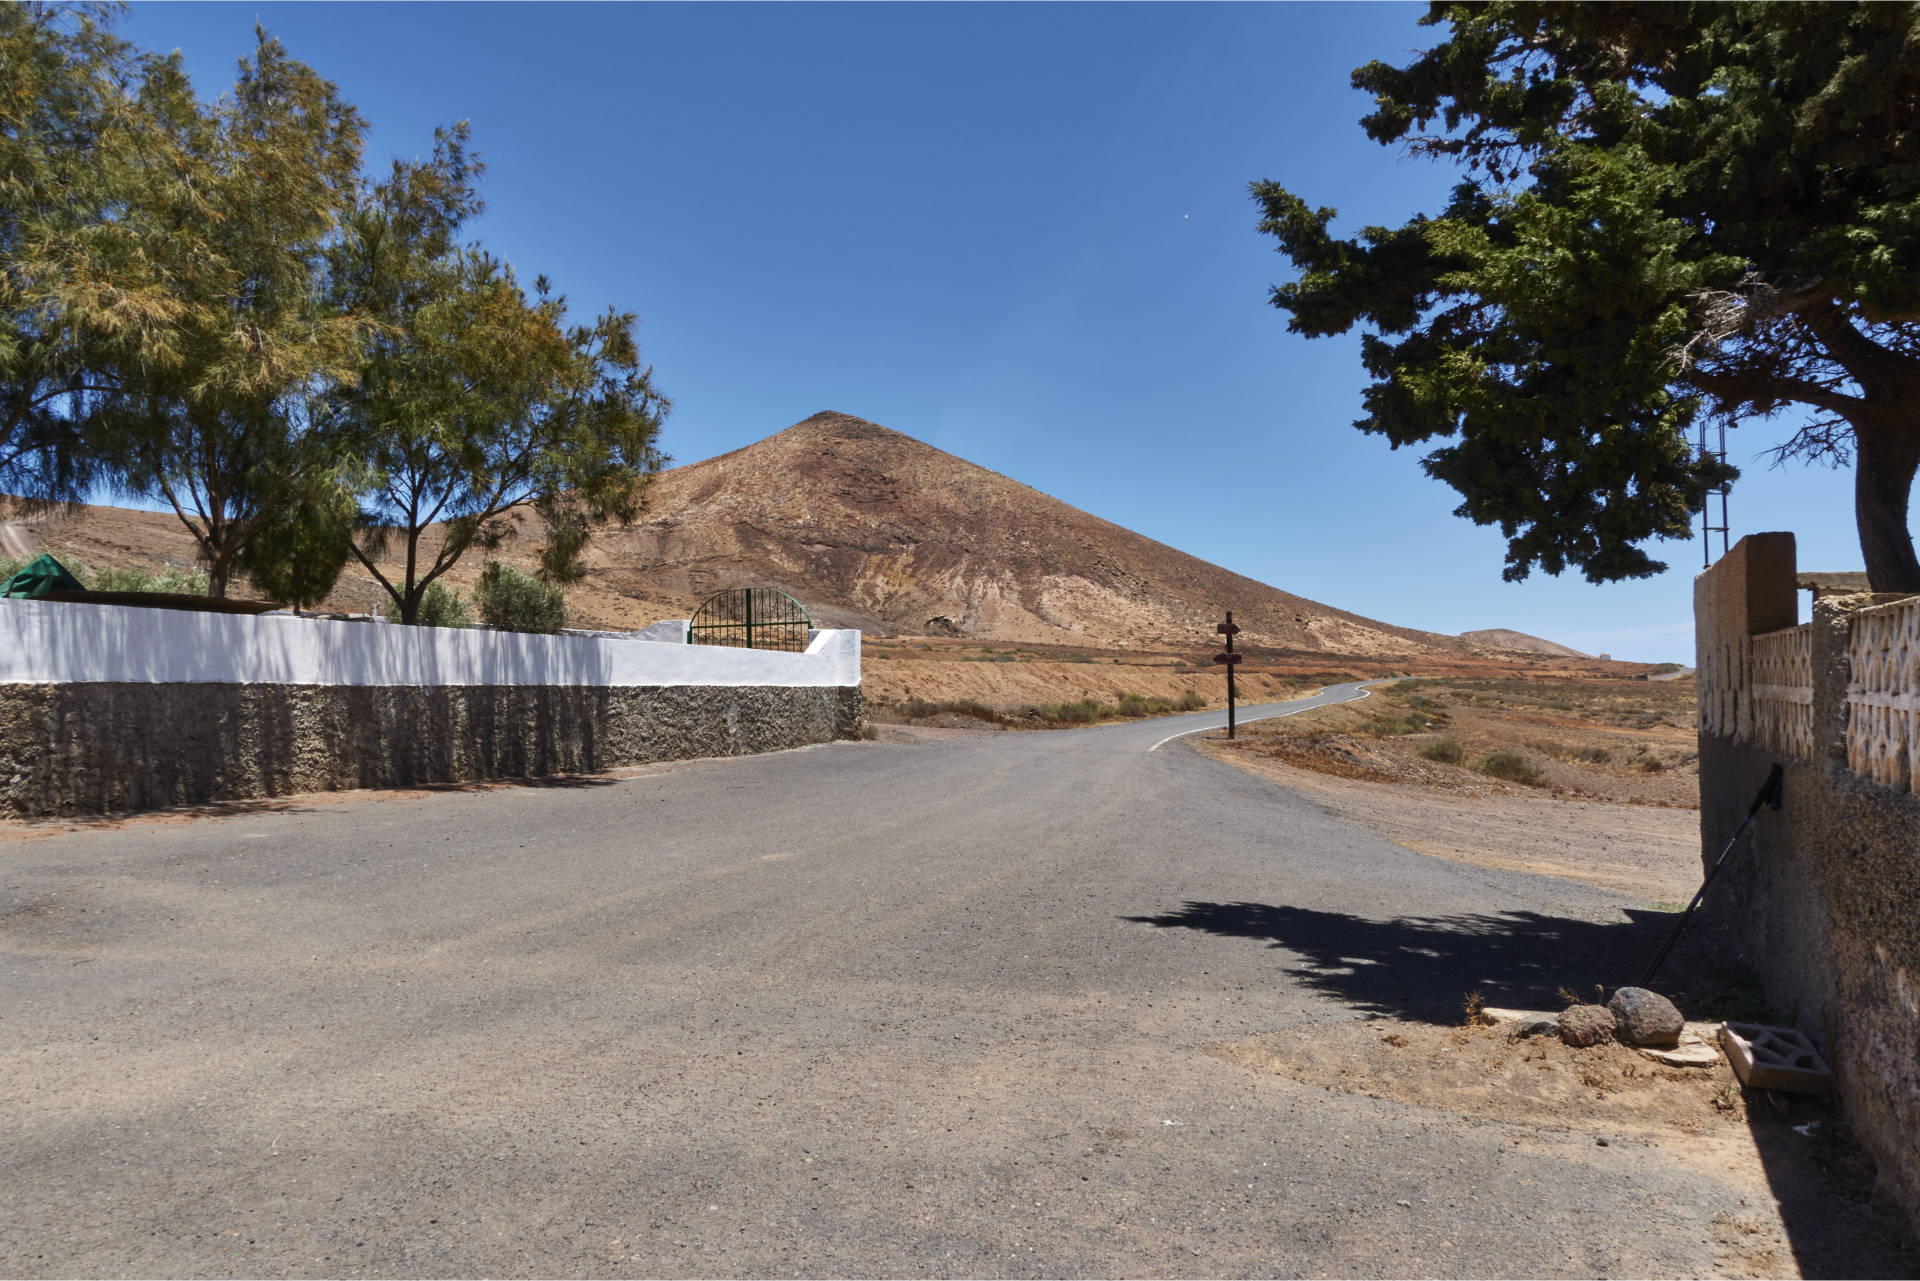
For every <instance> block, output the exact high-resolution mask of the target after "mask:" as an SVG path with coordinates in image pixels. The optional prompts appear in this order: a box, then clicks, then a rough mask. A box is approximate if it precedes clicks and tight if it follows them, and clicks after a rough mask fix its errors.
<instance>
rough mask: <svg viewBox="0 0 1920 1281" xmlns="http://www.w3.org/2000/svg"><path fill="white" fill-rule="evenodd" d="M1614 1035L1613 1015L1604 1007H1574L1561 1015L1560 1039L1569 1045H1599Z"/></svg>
mask: <svg viewBox="0 0 1920 1281" xmlns="http://www.w3.org/2000/svg"><path fill="white" fill-rule="evenodd" d="M1612 1035H1613V1015H1611V1014H1609V1013H1608V1012H1607V1008H1606V1007H1605V1006H1603V1005H1573V1006H1569V1007H1567V1009H1565V1010H1563V1011H1562V1012H1561V1014H1560V1039H1561V1040H1563V1041H1565V1042H1566V1043H1567V1044H1568V1045H1598V1044H1599V1043H1600V1042H1602V1041H1604V1040H1606V1039H1607V1038H1608V1037H1610V1036H1612Z"/></svg>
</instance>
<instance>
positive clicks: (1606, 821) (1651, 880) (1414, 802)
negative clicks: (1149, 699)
mask: <svg viewBox="0 0 1920 1281" xmlns="http://www.w3.org/2000/svg"><path fill="white" fill-rule="evenodd" d="M1194 741H1195V743H1196V745H1197V746H1198V747H1199V749H1200V750H1201V751H1203V752H1205V753H1206V754H1207V755H1208V756H1211V757H1212V758H1214V759H1215V760H1218V761H1222V762H1224V763H1226V764H1228V765H1231V766H1233V767H1234V768H1236V769H1240V770H1245V771H1246V772H1247V773H1249V774H1252V775H1254V776H1255V777H1257V778H1262V779H1265V780H1267V781H1268V782H1271V783H1274V784H1276V785H1278V786H1281V787H1285V788H1288V789H1290V790H1292V791H1294V792H1296V793H1298V794H1299V795H1301V796H1303V797H1306V798H1307V799H1309V800H1311V801H1313V802H1314V803H1315V804H1316V805H1318V806H1320V808H1322V809H1323V810H1325V811H1326V812H1327V813H1329V814H1331V815H1333V816H1335V817H1337V818H1340V819H1342V820H1344V821H1346V822H1349V823H1353V824H1355V825H1357V826H1359V827H1361V828H1364V829H1365V830H1367V831H1369V832H1372V833H1374V834H1376V835H1378V836H1383V837H1385V838H1386V839H1388V840H1390V841H1392V842H1394V843H1395V844H1397V845H1402V846H1405V847H1406V848H1407V849H1410V850H1414V851H1416V852H1417V853H1421V854H1431V855H1433V856H1434V857H1436V858H1444V859H1449V860H1451V861H1453V862H1456V863H1468V864H1472V865H1473V866H1475V867H1492V868H1501V869H1504V870H1507V871H1514V872H1528V873H1531V874H1533V875H1536V876H1560V877H1565V878H1567V879H1569V880H1575V881H1582V882H1584V883H1586V884H1588V885H1594V886H1598V887H1600V888H1602V889H1609V890H1617V891H1619V892H1620V893H1623V894H1631V895H1633V896H1635V897H1636V898H1641V899H1645V900H1647V901H1649V902H1655V903H1660V902H1682V903H1684V902H1685V901H1686V900H1687V899H1689V898H1691V897H1692V896H1693V892H1694V890H1695V889H1697V888H1698V887H1699V884H1700V816H1699V815H1698V814H1697V813H1696V812H1694V811H1692V810H1681V809H1663V808H1656V807H1652V806H1646V805H1619V804H1608V803H1606V802H1604V801H1571V800H1559V799H1555V798H1553V797H1550V796H1537V795H1536V796H1525V795H1472V794H1462V793H1458V792H1447V791H1440V790H1436V789H1433V788H1429V787H1423V786H1421V785H1419V784H1410V783H1375V782H1364V781H1360V780H1357V779H1346V778H1338V777H1335V776H1332V775H1328V774H1323V773H1318V772H1316V771H1313V770H1308V769H1301V768H1299V767H1297V766H1293V765H1288V764H1286V763H1285V762H1284V761H1281V760H1277V759H1274V758H1273V757H1270V756H1263V755H1256V754H1253V753H1249V752H1242V751H1235V750H1233V749H1231V748H1230V747H1229V746H1228V745H1227V743H1226V740H1225V736H1224V735H1207V736H1206V737H1204V738H1200V737H1196V738H1195V740H1194Z"/></svg>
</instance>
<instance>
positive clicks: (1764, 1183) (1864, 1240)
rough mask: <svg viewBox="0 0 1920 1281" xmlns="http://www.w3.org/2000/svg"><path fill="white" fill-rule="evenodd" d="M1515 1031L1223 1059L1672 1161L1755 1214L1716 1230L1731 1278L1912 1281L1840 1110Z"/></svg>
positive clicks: (1230, 1048) (1449, 1033) (1285, 1044)
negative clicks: (1869, 1194) (1895, 1280)
mask: <svg viewBox="0 0 1920 1281" xmlns="http://www.w3.org/2000/svg"><path fill="white" fill-rule="evenodd" d="M1515 1027H1516V1025H1514V1024H1512V1023H1502V1024H1499V1025H1496V1026H1494V1027H1454V1028H1448V1027H1435V1026H1432V1025H1430V1024H1420V1023H1406V1022H1400V1021H1395V1020H1384V1019H1383V1020H1369V1021H1359V1022H1347V1023H1334V1024H1317V1025H1311V1026H1305V1027H1300V1028H1293V1029H1289V1030H1287V1031H1283V1032H1276V1033H1273V1034H1271V1035H1267V1036H1262V1037H1256V1038H1253V1039H1251V1040H1246V1041H1235V1042H1227V1043H1221V1044H1217V1045H1213V1046H1209V1047H1208V1052H1209V1053H1210V1054H1212V1055H1214V1056H1215V1057H1216V1058H1218V1059H1220V1060H1222V1061H1223V1062H1225V1063H1228V1064H1230V1065H1232V1066H1233V1067H1235V1068H1237V1069H1239V1070H1240V1071H1243V1072H1247V1073H1249V1074H1253V1075H1259V1074H1263V1073H1276V1074H1279V1075H1281V1076H1285V1077H1288V1078H1291V1079H1293V1080H1296V1081H1302V1082H1305V1083H1307V1084H1309V1085H1318V1086H1322V1087H1325V1088H1327V1089H1330V1090H1339V1091H1342V1092H1344V1093H1349V1094H1364V1095H1366V1096H1368V1097H1370V1098H1384V1099H1392V1100H1395V1101H1397V1102H1400V1103H1406V1104H1410V1105H1412V1106H1415V1107H1419V1108H1426V1109H1432V1110H1434V1111H1438V1112H1443V1113H1451V1114H1453V1115H1456V1116H1458V1117H1459V1118H1460V1123H1461V1124H1462V1125H1463V1126H1465V1125H1472V1126H1486V1125H1498V1126H1502V1127H1504V1128H1506V1129H1507V1130H1508V1132H1509V1134H1510V1135H1511V1138H1512V1142H1513V1144H1514V1146H1515V1147H1517V1148H1523V1149H1525V1148H1533V1149H1536V1150H1538V1149H1554V1150H1557V1151H1559V1152H1560V1153H1562V1154H1563V1155H1570V1156H1572V1157H1573V1158H1574V1159H1579V1157H1580V1155H1581V1154H1582V1153H1585V1152H1594V1153H1595V1158H1594V1159H1595V1162H1596V1164H1598V1163H1600V1162H1601V1161H1602V1159H1603V1158H1601V1157H1600V1156H1599V1155H1598V1149H1601V1148H1609V1147H1611V1148H1625V1149H1628V1150H1633V1149H1642V1150H1657V1151H1658V1153H1659V1155H1658V1158H1657V1159H1658V1160H1659V1161H1661V1162H1662V1163H1664V1164H1670V1165H1673V1166H1678V1167H1681V1168H1691V1169H1694V1170H1697V1171H1699V1172H1700V1173H1702V1174H1705V1175H1709V1176H1711V1177H1714V1178H1717V1179H1721V1180H1724V1181H1726V1182H1729V1183H1731V1184H1733V1185H1734V1186H1735V1187H1737V1188H1739V1189H1741V1191H1742V1192H1743V1194H1744V1195H1743V1198H1742V1204H1743V1205H1751V1206H1752V1207H1753V1213H1752V1214H1751V1215H1723V1216H1721V1218H1720V1219H1719V1220H1717V1221H1716V1222H1715V1224H1714V1237H1713V1244H1714V1249H1715V1255H1716V1256H1717V1259H1718V1261H1719V1265H1720V1266H1719V1268H1718V1269H1717V1270H1716V1271H1717V1273H1718V1275H1721V1276H1727V1277H1778V1276H1910V1275H1913V1272H1912V1269H1913V1267H1914V1265H1915V1263H1916V1262H1920V1260H1916V1259H1915V1258H1914V1257H1913V1255H1912V1253H1911V1244H1910V1243H1909V1242H1907V1241H1905V1240H1904V1239H1903V1234H1902V1232H1901V1229H1900V1227H1899V1225H1898V1223H1897V1222H1895V1221H1894V1220H1892V1219H1891V1218H1889V1217H1887V1216H1886V1215H1885V1214H1884V1212H1876V1211H1875V1210H1874V1209H1873V1208H1871V1207H1869V1206H1868V1205H1867V1204H1865V1203H1863V1201H1862V1200H1861V1199H1860V1196H1861V1194H1862V1193H1863V1192H1864V1190H1865V1189H1864V1186H1863V1181H1864V1180H1866V1179H1869V1178H1870V1172H1869V1171H1867V1170H1866V1169H1864V1168H1863V1167H1862V1165H1861V1164H1860V1162H1861V1160H1862V1158H1861V1157H1860V1154H1859V1150H1858V1148H1857V1147H1855V1146H1854V1145H1853V1143H1852V1142H1851V1140H1850V1138H1849V1136H1848V1135H1847V1134H1846V1132H1845V1129H1844V1123H1843V1122H1842V1121H1841V1119H1840V1118H1839V1116H1838V1114H1837V1112H1836V1111H1835V1110H1834V1108H1833V1107H1832V1105H1831V1103H1830V1102H1829V1101H1828V1100H1826V1099H1818V1098H1809V1097H1806V1096H1788V1095H1773V1094H1748V1093H1745V1092H1743V1091H1742V1090H1741V1088H1740V1086H1739V1082H1738V1081H1737V1080H1736V1079H1735V1078H1734V1076H1733V1073H1732V1070H1731V1069H1730V1068H1728V1067H1727V1065H1726V1063H1725V1061H1724V1060H1722V1061H1720V1062H1717V1063H1716V1064H1715V1065H1714V1066H1712V1067H1711V1068H1686V1069H1680V1068H1671V1067H1666V1066H1664V1065H1661V1064H1659V1063H1656V1062H1654V1061H1653V1060H1651V1059H1649V1058H1648V1057H1647V1056H1645V1055H1643V1054H1642V1053H1641V1052H1639V1051H1637V1050H1634V1049H1631V1048H1628V1047H1626V1046H1621V1045H1614V1044H1605V1045H1597V1046H1592V1047H1590V1048H1587V1049H1574V1048H1572V1047H1570V1046H1567V1045H1565V1044H1562V1043H1561V1042H1560V1041H1559V1040H1558V1039H1557V1038H1553V1037H1529V1038H1521V1037H1518V1036H1517V1035H1515ZM1443 1191H1444V1189H1439V1190H1436V1195H1437V1194H1439V1193H1440V1192H1443ZM1649 1208H1650V1209H1653V1208H1655V1207H1649ZM1783 1220H1784V1221H1785V1222H1786V1223H1787V1224H1789V1225H1791V1229H1792V1239H1791V1240H1790V1239H1789V1237H1788V1235H1787V1233H1785V1232H1783V1231H1782V1230H1781V1228H1780V1226H1779V1225H1780V1224H1781V1222H1782V1221H1783Z"/></svg>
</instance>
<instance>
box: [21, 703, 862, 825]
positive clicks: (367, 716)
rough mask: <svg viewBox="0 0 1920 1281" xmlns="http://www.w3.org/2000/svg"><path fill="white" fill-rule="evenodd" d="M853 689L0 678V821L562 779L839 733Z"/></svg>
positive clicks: (853, 721)
mask: <svg viewBox="0 0 1920 1281" xmlns="http://www.w3.org/2000/svg"><path fill="white" fill-rule="evenodd" d="M860 716H861V700H860V689H859V687H858V686H768V685H742V686H713V685H671V686H614V687H606V686H601V687H579V686H525V685H477V686H476V685H465V686H458V685H456V686H446V685H439V686H431V685H400V686H365V685H360V686H353V685H235V684H117V683H116V684H105V683H102V684H59V685H7V686H0V813H6V814H11V815H14V816H41V815H59V814H99V813H110V812H114V811H121V810H138V809H151V808H154V807H156V806H163V805H183V804H198V803H202V802H207V801H224V800H244V799H251V798H256V797H263V796H283V795H287V794H289V793H294V792H310V791H334V790H340V789H344V788H355V787H407V786H414V785H418V784H424V783H458V782H470V781H474V780H479V779H490V778H525V777H539V776H546V775H554V774H572V773H582V772H589V771H593V770H600V769H609V768H612V767H614V766H619V765H634V764H640V763H643V762H647V761H662V760H681V759H688V758H693V757H702V756H738V755H746V754H749V753H753V752H768V751H777V750H780V749H782V748H788V747H799V746H802V745H805V744H808V743H821V742H826V741H828V740H829V739H834V738H843V737H850V736H852V735H853V734H855V733H857V732H858V728H859V722H860Z"/></svg>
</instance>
